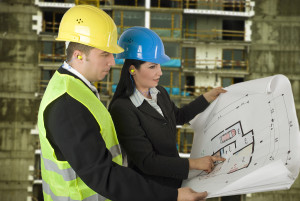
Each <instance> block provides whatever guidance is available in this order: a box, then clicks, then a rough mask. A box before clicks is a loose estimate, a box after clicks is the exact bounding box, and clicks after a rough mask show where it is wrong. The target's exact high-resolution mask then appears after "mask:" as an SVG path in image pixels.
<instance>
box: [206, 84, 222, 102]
mask: <svg viewBox="0 0 300 201" xmlns="http://www.w3.org/2000/svg"><path fill="white" fill-rule="evenodd" d="M225 92H227V91H226V90H225V89H223V88H222V87H216V88H213V89H212V90H210V91H209V92H206V93H204V94H203V96H204V98H205V99H206V100H207V102H209V103H211V102H213V101H214V100H215V99H216V98H217V97H218V96H219V95H220V93H225Z"/></svg>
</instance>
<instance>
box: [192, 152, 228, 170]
mask: <svg viewBox="0 0 300 201" xmlns="http://www.w3.org/2000/svg"><path fill="white" fill-rule="evenodd" d="M225 160H226V159H225V158H222V157H220V156H205V157H202V158H193V159H192V158H189V164H190V170H193V169H194V170H204V171H205V172H207V173H210V172H211V171H212V170H213V169H214V167H215V162H218V161H221V162H223V161H225Z"/></svg>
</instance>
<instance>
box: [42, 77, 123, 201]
mask: <svg viewBox="0 0 300 201" xmlns="http://www.w3.org/2000/svg"><path fill="white" fill-rule="evenodd" d="M65 93H68V95H70V96H71V97H72V98H74V99H76V100H77V101H79V102H80V103H82V104H83V105H84V106H85V107H86V108H87V109H88V110H89V111H90V113H91V114H92V115H93V116H94V118H95V119H96V121H97V122H98V124H99V126H100V131H101V133H99V137H100V135H101V136H102V138H103V140H104V141H105V144H106V148H107V149H108V150H109V151H110V153H111V154H112V157H113V159H112V160H113V161H114V162H116V163H117V164H119V165H122V155H121V149H120V146H119V142H118V139H117V135H116V131H115V128H114V125H113V121H112V119H111V116H110V114H109V112H108V111H107V109H106V108H105V106H104V105H103V104H102V103H101V101H100V100H99V99H98V98H97V97H96V96H95V94H93V92H92V91H91V90H90V89H89V88H88V87H87V86H86V85H85V84H84V83H83V82H82V81H81V80H79V79H76V78H75V77H72V76H70V75H66V74H60V73H59V72H57V71H56V72H55V74H54V75H53V77H52V78H51V80H50V82H49V84H48V87H47V89H46V91H45V93H44V96H43V99H42V102H41V105H40V109H39V114H38V127H39V137H40V143H41V172H42V182H43V194H44V200H45V201H50V200H54V201H57V200H59V201H75V200H76V201H77V200H84V201H94V200H97V201H104V200H108V199H106V198H105V197H103V196H101V195H99V194H97V193H96V192H95V191H93V190H92V189H91V188H89V187H88V186H87V185H86V184H85V183H84V182H83V181H82V180H81V179H80V178H79V177H78V175H77V174H76V172H75V171H74V170H73V169H72V167H71V166H70V164H69V163H68V162H67V161H59V160H57V158H56V155H55V152H54V149H53V147H52V146H51V144H50V143H49V141H48V139H47V138H46V129H45V125H44V111H45V109H46V108H47V106H48V105H49V104H50V103H51V102H52V101H54V100H55V99H57V98H59V97H60V96H61V95H63V94H65ZM62 134H63V133H62Z"/></svg>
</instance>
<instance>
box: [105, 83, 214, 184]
mask: <svg viewBox="0 0 300 201" xmlns="http://www.w3.org/2000/svg"><path fill="white" fill-rule="evenodd" d="M157 89H158V90H159V91H160V93H158V95H157V103H158V105H159V106H160V108H161V110H162V112H163V114H164V117H163V116H162V115H160V114H159V113H158V112H157V111H156V110H155V109H154V108H153V107H152V106H151V105H150V104H149V103H148V102H147V101H146V100H144V102H143V103H142V105H141V106H139V107H135V106H134V105H133V103H132V102H131V100H130V99H129V98H118V99H116V100H115V102H113V104H112V105H111V109H110V113H111V116H112V118H113V121H114V124H115V128H116V131H117V135H118V139H119V142H120V144H121V146H122V148H123V149H124V150H125V152H126V154H127V156H128V165H129V167H131V168H132V169H134V170H136V171H137V172H139V173H140V174H142V175H143V176H144V177H145V178H146V179H148V180H154V181H156V182H158V183H160V184H163V185H167V186H170V187H176V188H178V187H180V186H181V182H182V180H183V179H186V178H187V176H188V171H189V162H188V159H183V158H180V157H179V155H178V150H177V147H176V125H183V124H184V123H187V122H188V121H190V120H191V119H193V118H194V117H195V116H196V115H197V114H198V113H200V112H202V111H203V110H205V109H206V107H207V106H208V105H209V103H208V102H207V101H206V99H205V98H204V97H203V96H200V97H198V98H197V99H195V100H194V101H192V102H191V103H190V104H188V105H186V106H184V107H182V108H177V107H176V105H175V104H174V103H173V102H172V101H171V100H170V97H169V95H168V93H167V91H166V90H165V89H164V88H163V87H161V86H158V87H157Z"/></svg>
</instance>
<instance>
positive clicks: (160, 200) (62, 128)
mask: <svg viewBox="0 0 300 201" xmlns="http://www.w3.org/2000/svg"><path fill="white" fill-rule="evenodd" d="M58 71H59V72H60V73H61V74H68V75H70V76H74V77H75V78H77V79H79V78H78V77H76V76H75V75H73V74H72V73H70V72H69V71H67V70H65V69H63V68H60V69H59V70H58ZM87 87H88V86H87ZM44 118H45V128H46V131H47V134H46V135H47V138H48V140H49V142H50V143H51V145H52V147H53V148H54V151H55V155H56V156H57V158H58V160H61V161H68V162H69V163H70V165H71V166H72V168H73V169H74V171H75V172H76V174H77V175H78V176H79V177H80V178H81V179H82V180H83V181H84V182H85V183H86V184H87V185H88V186H89V187H90V188H91V189H93V190H94V191H95V192H97V193H99V194H101V195H103V196H105V197H107V198H109V199H111V200H113V201H128V200H130V201H153V200H155V201H176V200H177V195H178V192H177V189H173V188H168V187H165V186H162V185H158V184H157V183H155V182H152V181H149V182H147V181H146V180H145V179H144V178H143V177H142V176H140V175H139V174H137V173H136V172H134V171H133V170H131V169H129V168H125V167H122V166H119V165H117V164H116V163H114V162H113V161H112V155H111V153H110V152H109V150H108V149H107V148H106V145H105V141H104V140H103V138H102V135H101V133H102V132H105V131H104V130H100V127H99V124H98V123H97V121H96V119H95V118H94V116H93V115H92V114H91V112H90V111H89V110H88V109H87V108H86V107H85V106H84V105H83V104H82V103H80V102H78V101H77V100H76V99H74V98H73V97H71V96H70V95H68V94H67V93H66V94H64V95H62V96H61V97H59V98H58V99H56V100H55V101H53V102H52V103H51V104H49V105H48V106H47V108H46V110H45V112H44Z"/></svg>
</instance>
